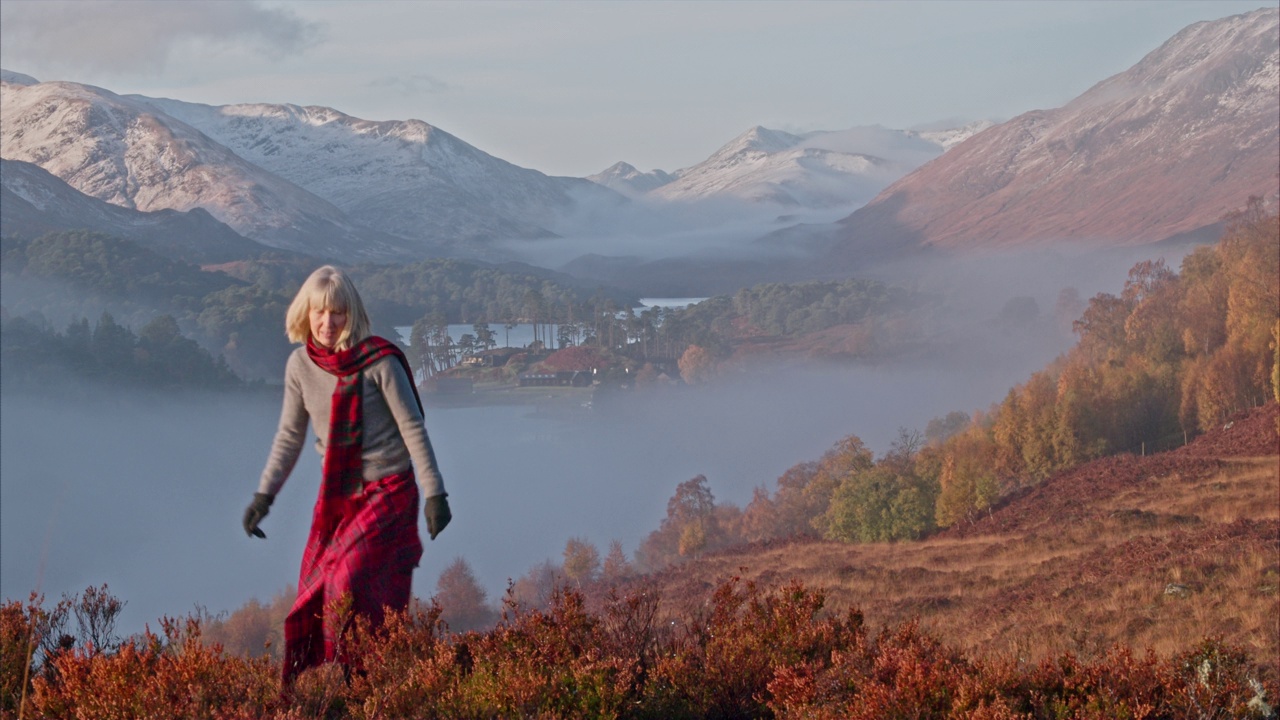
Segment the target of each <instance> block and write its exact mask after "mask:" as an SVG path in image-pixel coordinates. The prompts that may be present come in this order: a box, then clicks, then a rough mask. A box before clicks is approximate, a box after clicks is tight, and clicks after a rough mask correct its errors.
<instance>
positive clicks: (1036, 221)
mask: <svg viewBox="0 0 1280 720" xmlns="http://www.w3.org/2000/svg"><path fill="white" fill-rule="evenodd" d="M1278 18H1280V10H1278V9H1262V10H1258V11H1255V12H1253V13H1248V14H1244V15H1236V16H1232V17H1229V18H1225V19H1223V20H1218V21H1211V22H1203V23H1196V24H1194V25H1191V26H1189V27H1188V28H1186V29H1184V30H1182V31H1181V32H1179V33H1177V34H1176V35H1174V36H1173V38H1171V39H1170V40H1168V41H1167V42H1165V43H1164V44H1162V45H1161V46H1160V47H1159V48H1157V49H1156V50H1153V51H1152V52H1151V53H1148V55H1147V56H1146V57H1144V58H1143V59H1142V60H1141V61H1139V62H1138V63H1137V64H1135V65H1134V66H1133V67H1131V68H1130V69H1128V70H1126V71H1124V72H1122V73H1119V74H1117V75H1114V76H1112V77H1110V78H1107V79H1105V80H1103V81H1101V82H1099V83H1097V84H1096V85H1094V86H1093V87H1092V88H1090V89H1089V90H1087V91H1086V92H1085V93H1083V94H1081V95H1080V96H1079V97H1077V98H1075V99H1073V100H1072V101H1070V102H1068V103H1067V104H1066V105H1064V106H1062V107H1061V108H1057V109H1051V110H1033V111H1031V112H1027V113H1024V114H1022V115H1020V116H1018V117H1016V118H1014V119H1012V120H1010V121H1008V122H1006V123H1002V124H1000V125H997V126H995V127H992V128H989V129H987V130H984V131H983V132H981V133H978V134H977V135H975V136H973V137H971V138H969V139H968V140H966V141H964V142H962V143H960V144H959V145H957V146H956V147H955V148H954V149H952V150H951V151H949V152H947V153H946V154H944V155H942V156H941V157H939V158H938V159H936V160H934V161H932V162H930V163H928V164H925V165H923V166H922V167H920V168H919V169H917V170H916V171H914V172H912V173H910V174H908V175H906V176H904V177H903V178H901V179H900V180H898V181H896V182H895V183H893V184H892V185H890V186H889V187H888V188H886V189H885V190H884V191H883V192H882V193H880V195H878V196H877V197H876V198H875V199H873V200H872V201H871V202H870V203H868V204H867V205H866V206H864V207H863V208H860V209H859V210H857V211H855V212H854V213H853V214H851V215H850V216H848V217H846V218H844V219H843V220H841V221H840V223H839V224H840V226H841V228H842V233H843V235H844V237H843V240H842V242H841V243H840V244H839V245H838V248H837V250H836V252H835V254H834V256H833V257H835V258H837V259H841V260H843V261H845V262H846V263H847V262H849V261H850V260H852V259H853V258H854V256H856V255H857V254H858V253H859V252H860V251H861V250H862V249H864V248H866V247H867V246H868V245H871V244H879V245H888V246H898V247H902V248H907V247H912V246H934V247H939V248H947V249H953V250H965V249H974V248H978V247H986V248H999V247H1013V246H1017V245H1027V244H1032V245H1034V244H1042V243H1047V242H1057V241H1069V242H1075V243H1083V244H1088V243H1094V242H1105V243H1108V244H1122V245H1124V244H1128V245H1137V244H1147V243H1153V242H1157V241H1160V240H1163V239H1165V238H1168V237H1170V236H1174V235H1179V234H1183V233H1192V232H1195V231H1196V230H1198V229H1200V228H1204V227H1206V226H1210V225H1212V224H1214V223H1216V222H1218V221H1220V220H1221V218H1222V217H1223V216H1224V215H1225V214H1227V213H1229V212H1232V211H1234V210H1237V209H1239V208H1241V207H1243V206H1244V205H1245V203H1246V201H1247V200H1248V198H1249V197H1250V196H1251V195H1261V196H1263V197H1265V198H1267V199H1268V200H1271V201H1272V202H1274V198H1275V197H1276V195H1277V193H1278V192H1280V190H1278V188H1277V178H1278V176H1277V172H1276V168H1277V167H1278V166H1280V123H1278V122H1277V118H1278V117H1280V99H1278V98H1280V73H1278V71H1277V43H1276V36H1277V20H1278Z"/></svg>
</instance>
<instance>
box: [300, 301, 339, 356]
mask: <svg viewBox="0 0 1280 720" xmlns="http://www.w3.org/2000/svg"><path fill="white" fill-rule="evenodd" d="M308 315H309V317H310V319H311V337H312V339H314V340H315V341H316V344H317V345H319V346H320V347H322V348H327V349H329V350H332V349H333V346H334V344H336V343H337V342H338V338H339V337H340V336H341V335H342V330H343V328H345V327H346V326H347V311H346V310H336V309H334V308H322V307H316V306H314V305H313V306H311V311H310V312H309V313H308Z"/></svg>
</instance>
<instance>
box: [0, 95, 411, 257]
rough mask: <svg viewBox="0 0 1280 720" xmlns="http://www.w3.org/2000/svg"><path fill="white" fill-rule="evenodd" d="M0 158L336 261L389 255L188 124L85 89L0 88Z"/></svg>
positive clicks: (324, 205)
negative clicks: (201, 214) (200, 212)
mask: <svg viewBox="0 0 1280 720" xmlns="http://www.w3.org/2000/svg"><path fill="white" fill-rule="evenodd" d="M0 155H2V156H3V157H4V158H6V159H11V160H20V161H25V162H30V163H33V164H35V165H38V166H39V167H41V168H43V169H44V170H46V171H48V172H49V173H51V174H53V175H54V176H56V177H58V178H60V179H61V180H63V181H64V182H66V183H67V184H69V185H70V186H71V187H73V188H75V189H76V190H79V191H80V192H82V193H84V194H86V195H89V196H91V197H94V198H98V199H100V200H104V201H106V202H108V203H111V204H113V205H118V206H120V207H123V208H128V209H132V210H140V211H148V212H149V211H156V210H164V209H172V210H191V209H194V208H203V209H204V210H206V211H208V212H209V213H210V214H211V215H213V216H214V217H215V218H217V219H218V220H220V221H222V222H224V223H226V224H227V225H230V226H231V227H232V228H233V229H234V230H236V231H237V232H238V233H241V234H243V235H245V236H247V237H250V238H253V239H255V240H258V241H260V242H262V243H264V244H267V245H270V246H273V247H278V248H283V249H289V250H296V251H299V252H305V253H311V254H329V255H334V256H339V257H343V256H345V257H360V256H365V257H370V256H372V257H376V256H383V255H385V254H387V253H390V252H394V251H395V249H394V248H393V247H391V246H388V245H387V244H386V242H385V241H384V240H382V239H374V238H371V237H370V236H368V235H366V234H363V233H361V232H359V231H357V230H356V229H355V228H352V227H351V226H350V225H349V224H348V223H347V221H346V219H345V218H344V217H343V215H342V212H341V211H340V210H338V209H337V208H336V207H334V206H333V205H332V204H330V203H328V202H325V201H324V200H322V199H320V198H318V197H316V196H314V195H312V194H311V193H308V192H306V191H305V190H303V189H302V188H299V187H298V186H296V185H294V184H292V183H290V182H288V181H286V180H284V179H282V178H280V177H278V176H275V175H273V174H271V173H270V172H267V171H266V170H263V169H262V168H260V167H258V166H256V165H254V164H252V163H250V162H247V161H245V160H244V159H243V158H241V157H239V156H238V155H236V154H235V153H234V152H231V151H230V150H228V149H227V148H226V147H224V146H222V145H220V144H218V143H217V142H214V141H213V140H211V139H210V138H209V137H207V136H206V135H204V134H203V133H201V132H200V131H199V130H197V129H195V128H193V127H191V126H190V125H187V124H186V123H184V122H182V121H180V120H178V119H176V118H174V117H172V116H169V115H167V114H165V113H163V112H161V111H159V110H157V109H156V108H154V107H151V106H149V105H146V104H143V103H140V102H138V101H136V100H134V99H130V98H126V97H122V96H120V95H116V94H115V93H112V92H110V91H107V90H103V89H102V88H97V87H93V86H90V85H82V84H79V83H70V82H46V83H37V84H34V85H20V84H14V83H8V82H4V83H0ZM392 245H394V243H392Z"/></svg>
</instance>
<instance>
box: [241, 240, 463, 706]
mask: <svg viewBox="0 0 1280 720" xmlns="http://www.w3.org/2000/svg"><path fill="white" fill-rule="evenodd" d="M285 330H286V332H287V334H288V336H289V340H290V341H292V342H295V343H302V344H303V346H302V347H300V348H298V349H297V350H295V351H294V352H293V354H292V355H290V356H289V361H288V363H287V364H286V365H285V379H284V407H283V409H282V410H281V413H280V427H279V429H278V430H277V431H276V436H275V441H274V442H273V443H272V445H271V454H270V456H269V457H268V459H267V466H266V468H265V469H264V470H263V471H262V479H261V480H260V481H259V483H258V492H257V493H255V494H254V496H253V502H252V503H250V505H249V507H248V509H246V510H245V513H244V530H245V532H246V533H248V534H250V535H256V536H257V537H260V538H265V537H266V533H264V532H263V531H262V530H261V528H259V527H258V525H259V524H260V523H261V522H262V519H263V518H264V517H266V516H267V512H268V508H270V507H271V503H272V502H273V501H274V499H275V496H276V493H278V492H279V491H280V488H281V487H282V486H283V485H284V482H285V480H286V479H287V478H288V476H289V473H290V471H292V470H293V466H294V464H295V463H296V462H297V460H298V455H299V453H300V452H301V450H302V444H303V440H304V439H305V438H306V432H307V421H308V419H310V421H311V426H312V429H313V430H314V431H315V435H316V449H317V450H319V451H320V453H321V455H323V457H324V462H323V470H322V473H321V481H320V496H319V499H318V500H317V501H316V507H315V512H314V515H313V517H312V521H311V535H310V537H309V538H308V540H307V547H306V551H305V552H304V553H303V557H302V571H301V573H300V576H299V579H298V599H297V601H295V602H294V604H293V609H292V610H290V611H289V615H288V617H287V618H286V619H285V625H284V644H285V649H284V684H285V687H288V686H289V684H290V683H291V682H292V680H293V679H294V677H295V676H296V675H297V674H298V673H300V672H301V671H303V670H305V669H306V668H309V667H312V666H315V665H319V664H320V663H322V662H331V661H333V660H340V661H345V658H342V657H339V651H338V645H339V639H340V634H341V632H342V631H343V630H344V628H345V626H346V624H347V620H348V619H349V617H350V616H347V617H343V618H326V617H325V612H326V607H327V606H329V605H330V604H331V603H333V602H334V601H336V600H338V599H340V598H343V597H344V595H349V597H350V600H351V603H352V604H351V612H352V613H353V614H354V613H359V614H362V615H364V616H365V617H367V618H369V620H370V622H371V623H372V625H373V626H374V627H377V626H378V625H380V624H381V623H382V620H383V613H384V611H385V608H391V609H393V610H401V611H402V610H404V609H406V608H407V607H408V605H409V586H410V579H411V577H412V574H413V569H414V568H415V567H417V565H418V560H419V558H421V557H422V541H421V540H419V538H418V524H417V519H416V518H417V507H418V487H419V486H421V489H422V495H423V496H424V497H426V498H427V501H426V506H425V510H424V512H425V514H426V520H427V531H428V532H429V534H430V535H431V539H432V540H434V539H435V537H436V535H438V534H439V533H440V531H441V530H444V527H445V526H446V525H448V524H449V520H450V519H451V517H452V515H451V514H450V512H449V503H448V501H447V500H446V495H445V491H444V482H443V480H442V479H441V477H440V470H439V468H438V467H437V466H436V458H435V453H434V451H433V450H432V448H431V441H430V439H428V437H427V431H426V427H425V425H424V424H423V421H422V403H421V401H420V400H419V398H418V391H417V389H416V388H415V387H414V384H413V381H412V373H411V372H410V371H409V364H408V362H407V361H406V360H405V357H404V353H402V352H401V351H400V349H399V348H397V347H396V346H395V345H393V344H392V343H390V342H388V341H387V340H384V339H383V338H380V337H376V336H373V335H371V334H370V328H369V317H368V315H367V314H366V313H365V309H364V304H363V303H362V302H361V300H360V295H359V294H358V293H357V292H356V289H355V286H354V285H352V283H351V281H350V280H349V279H348V278H347V276H346V275H344V274H343V273H342V272H341V271H339V270H338V269H336V268H334V267H331V266H328V265H326V266H325V267H322V268H320V269H318V270H316V271H315V272H314V273H312V274H311V277H309V278H307V281H306V282H305V283H303V285H302V288H301V289H300V290H298V295H297V297H295V298H294V299H293V303H292V304H291V305H290V306H289V310H288V313H287V314H286V317H285ZM415 471H416V474H417V485H415V484H414V475H415ZM331 609H332V608H330V610H331Z"/></svg>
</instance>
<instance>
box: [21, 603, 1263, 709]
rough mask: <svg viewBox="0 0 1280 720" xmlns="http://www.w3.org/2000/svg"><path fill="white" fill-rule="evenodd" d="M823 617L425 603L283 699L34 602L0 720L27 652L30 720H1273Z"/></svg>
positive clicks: (1224, 654) (1232, 653) (1181, 660)
mask: <svg viewBox="0 0 1280 720" xmlns="http://www.w3.org/2000/svg"><path fill="white" fill-rule="evenodd" d="M91 599H92V600H93V601H94V602H95V603H97V604H96V605H94V607H100V608H108V609H109V608H110V607H112V604H111V603H109V602H106V603H103V602H100V601H103V600H105V599H106V598H105V597H103V596H101V595H93V596H92V597H91ZM824 600H825V599H824V595H823V593H822V592H820V591H812V590H809V589H806V588H805V587H803V586H802V585H800V584H799V583H795V582H793V583H791V584H788V585H785V586H783V587H779V588H773V589H764V588H761V587H759V586H757V585H755V584H754V583H751V582H744V581H742V580H740V579H738V578H732V579H729V580H728V581H726V582H724V583H722V584H720V585H719V586H718V587H717V588H715V589H714V590H713V591H712V592H711V593H710V594H709V595H708V596H707V597H706V598H705V602H704V603H703V604H701V605H699V606H698V607H697V608H695V609H692V610H689V611H685V612H681V611H679V610H678V609H676V608H671V607H666V606H664V605H663V604H662V603H661V602H660V598H659V596H658V595H657V594H655V593H652V592H647V591H636V592H629V593H624V592H620V591H618V590H617V589H613V590H610V591H608V592H607V593H605V594H603V595H596V596H594V599H593V600H592V601H591V603H590V604H588V601H587V599H586V596H585V595H584V593H583V592H582V591H581V590H578V589H574V588H564V587H561V588H558V589H556V590H555V591H554V592H553V593H552V597H551V598H550V600H549V604H548V606H547V607H546V608H530V607H527V606H523V605H521V604H519V603H518V602H517V601H516V600H515V598H514V597H508V599H507V602H506V605H505V608H504V611H503V614H502V619H501V620H500V621H499V622H498V624H497V625H496V627H494V628H493V629H492V630H489V631H486V632H478V631H471V632H466V633H452V632H450V631H449V629H448V626H447V625H446V624H445V623H444V622H443V621H442V617H441V615H442V608H441V606H440V605H439V604H438V603H432V604H430V605H426V606H418V607H417V608H415V609H414V610H413V611H410V612H406V613H400V612H391V613H388V614H387V616H386V619H385V621H384V622H383V623H382V625H381V626H379V627H378V628H376V629H375V628H371V627H370V623H369V622H368V620H366V619H363V618H361V617H357V618H355V619H354V620H353V621H351V622H350V623H349V624H345V625H344V627H345V631H344V633H343V634H342V643H343V645H342V649H341V650H342V651H341V655H340V656H341V657H345V658H347V662H346V664H345V665H344V664H329V665H323V666H320V667H317V668H312V669H310V670H307V671H306V672H304V673H302V674H301V675H299V676H298V678H297V679H296V681H295V683H294V685H293V686H292V687H291V688H290V690H289V692H288V696H287V698H281V696H280V693H281V687H280V680H279V678H280V665H279V663H278V662H277V661H274V660H272V659H271V658H270V657H266V656H258V657H248V656H242V655H228V654H226V653H225V652H224V651H223V649H222V647H221V646H220V645H219V644H217V643H215V642H210V641H209V640H208V639H207V638H205V637H204V636H203V628H202V625H201V621H200V619H199V618H195V617H192V618H187V619H185V620H173V619H168V618H166V619H163V620H161V623H160V625H161V632H160V633H159V634H156V633H153V632H151V631H150V630H148V631H147V632H144V633H143V634H142V635H139V636H135V637H133V638H130V639H128V640H126V641H124V642H121V643H118V644H114V647H112V648H111V649H109V650H101V651H100V650H98V649H97V648H96V647H94V645H93V642H92V641H85V640H84V639H83V638H81V639H77V637H76V636H71V635H67V634H66V633H63V632H62V631H61V629H62V627H63V626H65V625H66V624H67V622H68V620H69V618H70V617H72V605H73V599H71V598H64V599H63V601H62V602H60V603H59V604H57V605H56V606H55V607H54V609H53V610H45V609H44V608H43V606H42V598H38V597H32V598H31V600H30V601H29V602H28V603H26V604H23V603H20V602H6V603H5V604H4V605H3V606H0V649H2V650H3V656H2V657H0V690H2V691H3V695H0V702H3V703H4V704H3V705H2V706H0V717H5V718H8V717H15V716H16V714H17V711H18V706H19V704H20V703H21V693H22V687H23V685H22V683H23V674H24V672H25V671H26V669H27V668H26V657H27V652H28V649H29V648H35V654H36V661H35V663H34V664H33V668H32V672H31V675H32V679H31V680H30V681H29V683H28V686H27V687H28V697H27V701H26V706H25V714H24V717H26V716H30V717H40V718H54V719H57V718H95V719H97V718H103V719H106V720H111V719H113V718H122V719H123V718H208V719H210V720H214V719H217V720H221V719H227V720H239V719H245V720H247V719H249V718H275V719H276V720H319V719H324V720H329V719H333V720H337V719H339V718H353V719H356V720H373V719H374V718H465V719H472V718H475V719H480V718H485V719H489V718H619V719H624V718H625V719H634V720H645V719H648V718H805V719H806V720H836V719H837V718H839V719H840V720H872V719H875V720H885V719H889V720H892V719H894V718H901V719H903V720H905V719H907V718H912V719H923V718H962V719H964V720H1012V719H1013V718H1018V719H1034V720H1066V719H1068V718H1070V719H1072V720H1075V719H1083V720H1090V719H1095V720H1102V719H1103V718H1106V719H1108V720H1111V719H1113V718H1132V719H1135V720H1137V719H1140V718H1148V719H1152V720H1154V719H1157V718H1159V719H1171V718H1197V719H1210V720H1212V719H1216V718H1266V717H1275V713H1274V710H1273V709H1272V706H1271V703H1273V702H1274V699H1275V693H1276V687H1275V684H1276V674H1275V673H1274V672H1273V671H1270V670H1268V669H1267V668H1260V667H1258V666H1257V665H1256V664H1252V663H1251V662H1250V661H1249V656H1248V655H1247V653H1245V652H1244V651H1242V650H1241V649H1239V648H1235V647H1231V646H1228V645H1226V644H1224V643H1222V642H1221V641H1218V640H1205V641H1203V642H1201V643H1200V644H1199V645H1197V646H1195V647H1193V648H1190V649H1188V650H1187V651H1185V652H1183V653H1181V654H1179V655H1176V656H1174V657H1171V658H1163V659H1162V658H1159V657H1157V656H1156V655H1155V654H1154V653H1153V652H1151V651H1148V652H1146V653H1145V654H1142V655H1136V654H1135V653H1134V652H1133V651H1131V650H1130V649H1128V648H1126V647H1122V646H1118V647H1114V648H1112V649H1111V650H1109V651H1106V652H1103V653H1099V654H1098V655H1097V656H1096V657H1093V658H1092V659H1091V660H1088V661H1085V660H1081V659H1080V658H1078V657H1076V656H1075V655H1072V654H1064V655H1061V656H1059V657H1056V658H1052V659H1048V660H1045V661H1042V662H1040V663H1038V664H1035V665H1031V666H1028V665H1025V664H1024V663H1023V662H1022V661H1018V660H1016V659H1014V658H1013V657H1007V658H1006V657H997V658H989V659H987V658H983V659H976V658H973V657H970V656H969V655H967V654H966V653H963V652H961V651H959V650H957V649H955V648H951V647H949V646H946V645H944V644H943V643H941V642H940V641H938V640H937V639H935V638H933V637H932V636H930V635H929V634H928V633H927V632H924V631H922V630H921V628H920V627H919V626H918V625H917V624H916V623H914V622H908V623H905V624H902V625H899V626H893V627H887V628H883V629H881V630H880V631H878V632H876V633H874V634H872V633H869V632H868V631H867V630H866V629H865V628H864V624H863V618H862V616H861V614H860V613H859V612H857V611H853V612H850V613H848V614H847V615H843V616H832V615H828V614H826V613H825V612H824ZM340 609H341V607H339V606H338V605H335V606H334V610H340ZM99 627H100V628H101V626H99ZM1264 684H1265V687H1264Z"/></svg>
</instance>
